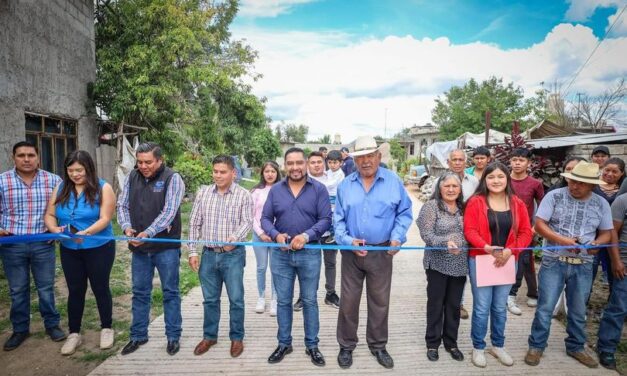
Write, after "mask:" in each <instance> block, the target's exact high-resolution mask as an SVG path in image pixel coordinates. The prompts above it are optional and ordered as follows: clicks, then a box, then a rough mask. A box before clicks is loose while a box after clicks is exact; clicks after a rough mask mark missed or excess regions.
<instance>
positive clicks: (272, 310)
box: [270, 299, 276, 317]
mask: <svg viewBox="0 0 627 376" xmlns="http://www.w3.org/2000/svg"><path fill="white" fill-rule="evenodd" d="M270 316H272V317H274V316H276V299H272V300H271V301H270Z"/></svg>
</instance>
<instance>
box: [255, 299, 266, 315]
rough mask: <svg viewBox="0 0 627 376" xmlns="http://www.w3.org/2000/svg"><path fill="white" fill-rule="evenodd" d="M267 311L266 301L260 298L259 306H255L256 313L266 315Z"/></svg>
mask: <svg viewBox="0 0 627 376" xmlns="http://www.w3.org/2000/svg"><path fill="white" fill-rule="evenodd" d="M265 311H266V299H264V298H258V299H257V305H256V306H255V312H257V313H264V312H265Z"/></svg>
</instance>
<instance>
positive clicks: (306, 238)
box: [301, 232, 309, 243]
mask: <svg viewBox="0 0 627 376" xmlns="http://www.w3.org/2000/svg"><path fill="white" fill-rule="evenodd" d="M301 235H302V236H303V238H305V243H309V235H308V234H307V233H306V232H303V233H302V234H301Z"/></svg>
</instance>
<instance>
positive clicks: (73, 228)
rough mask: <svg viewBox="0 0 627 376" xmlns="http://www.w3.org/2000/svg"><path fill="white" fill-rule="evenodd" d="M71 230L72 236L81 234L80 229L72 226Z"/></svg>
mask: <svg viewBox="0 0 627 376" xmlns="http://www.w3.org/2000/svg"><path fill="white" fill-rule="evenodd" d="M69 228H70V232H71V233H72V234H76V233H77V232H79V231H80V230H79V229H77V228H76V227H74V226H72V225H70V227H69Z"/></svg>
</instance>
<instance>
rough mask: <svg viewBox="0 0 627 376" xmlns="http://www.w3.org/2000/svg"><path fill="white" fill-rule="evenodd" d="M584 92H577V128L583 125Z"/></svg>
mask: <svg viewBox="0 0 627 376" xmlns="http://www.w3.org/2000/svg"><path fill="white" fill-rule="evenodd" d="M582 94H583V93H577V128H580V127H581V95H582Z"/></svg>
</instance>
